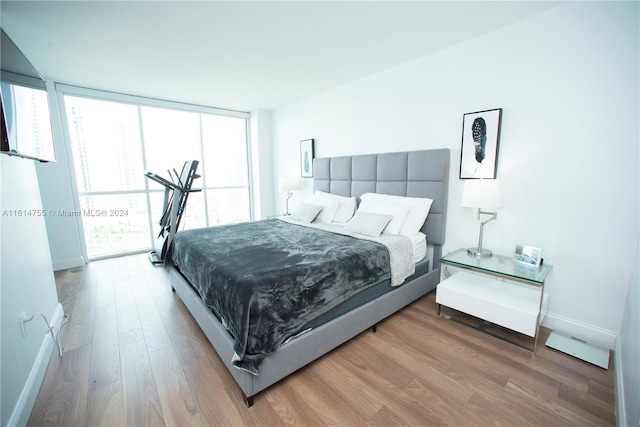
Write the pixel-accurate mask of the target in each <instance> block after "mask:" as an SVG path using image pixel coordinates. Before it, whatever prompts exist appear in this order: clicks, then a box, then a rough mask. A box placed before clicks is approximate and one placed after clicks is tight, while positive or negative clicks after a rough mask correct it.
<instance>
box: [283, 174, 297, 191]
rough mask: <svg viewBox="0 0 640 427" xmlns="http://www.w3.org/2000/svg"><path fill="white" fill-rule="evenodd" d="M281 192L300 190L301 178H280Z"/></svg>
mask: <svg viewBox="0 0 640 427" xmlns="http://www.w3.org/2000/svg"><path fill="white" fill-rule="evenodd" d="M279 188H280V190H283V191H296V190H299V189H300V178H298V177H297V176H283V177H281V178H280V185H279Z"/></svg>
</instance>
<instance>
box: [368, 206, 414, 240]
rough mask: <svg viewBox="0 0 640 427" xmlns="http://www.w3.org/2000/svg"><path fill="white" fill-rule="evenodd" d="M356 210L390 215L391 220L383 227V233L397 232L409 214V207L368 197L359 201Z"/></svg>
mask: <svg viewBox="0 0 640 427" xmlns="http://www.w3.org/2000/svg"><path fill="white" fill-rule="evenodd" d="M358 212H368V213H375V214H384V215H391V221H390V222H389V224H388V225H387V227H386V228H385V229H384V234H399V233H400V230H401V229H402V224H404V222H405V219H406V218H407V215H408V214H409V208H408V207H406V206H402V205H396V204H389V203H382V202H378V201H376V200H371V199H368V200H363V201H362V203H360V207H358Z"/></svg>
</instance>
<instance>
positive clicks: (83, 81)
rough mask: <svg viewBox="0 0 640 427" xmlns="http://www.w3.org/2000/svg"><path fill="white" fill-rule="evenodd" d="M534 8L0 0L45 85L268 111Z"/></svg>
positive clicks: (534, 4) (514, 4) (11, 31)
mask: <svg viewBox="0 0 640 427" xmlns="http://www.w3.org/2000/svg"><path fill="white" fill-rule="evenodd" d="M558 4H559V3H558V2H539V1H531V2H529V1H497V2H485V1H408V2H404V1H386V2H369V1H285V2H271V1H257V2H249V1H228V2H223V1H123V2H116V1H70V2H67V1H43V2H38V1H6V0H2V1H1V2H0V12H1V24H2V28H3V29H4V30H5V31H6V33H7V34H8V35H9V37H11V39H13V41H14V42H15V44H16V45H17V46H18V47H19V48H20V49H21V50H22V52H23V53H24V54H25V55H26V56H27V58H29V59H30V61H31V62H32V63H33V65H34V66H35V68H36V69H37V70H38V71H39V72H40V74H41V75H42V76H43V77H44V78H45V79H47V80H53V81H56V82H60V83H66V84H72V85H78V86H83V87H88V88H93V89H101V90H107V91H113V92H120V93H127V94H133V95H140V96H147V97H152V98H159V99H165V100H171V101H180V102H187V103H193V104H199V105H206V106H212V107H218V108H227V109H234V110H240V111H252V110H256V109H274V108H277V107H280V106H283V105H287V104H289V103H292V102H296V101H298V100H301V99H304V98H307V97H309V96H312V95H314V94H317V93H320V92H323V91H326V90H328V89H331V88H334V87H337V86H340V85H342V84H345V83H348V82H350V81H353V80H356V79H359V78H362V77H364V76H367V75H370V74H373V73H376V72H379V71H382V70H385V69H388V68H391V67H394V66H396V65H399V64H402V63H405V62H408V61H411V60H414V59H417V58H420V57H423V56H425V55H429V54H431V53H433V52H436V51H438V50H442V49H445V48H447V47H449V46H453V45H455V44H457V43H460V42H463V41H464V40H468V39H471V38H474V37H477V36H479V35H481V34H484V33H487V32H490V31H494V30H496V29H498V28H501V27H504V26H507V25H510V24H512V23H514V22H516V21H518V20H521V19H524V18H526V17H528V16H531V15H534V14H537V13H540V12H542V11H544V10H546V9H549V8H551V7H554V6H556V5H558Z"/></svg>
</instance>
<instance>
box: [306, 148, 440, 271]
mask: <svg viewBox="0 0 640 427" xmlns="http://www.w3.org/2000/svg"><path fill="white" fill-rule="evenodd" d="M449 163H450V152H449V149H448V148H441V149H436V150H421V151H408V152H402V153H384V154H363V155H357V156H343V157H327V158H318V159H314V160H313V175H314V182H313V188H314V190H320V191H325V192H327V193H334V194H339V195H341V196H355V197H358V198H359V197H360V196H361V195H362V194H364V193H382V194H394V195H398V196H409V197H427V198H429V199H433V204H432V205H431V210H430V211H429V216H428V217H427V221H426V222H425V225H424V226H423V227H422V232H423V233H425V234H426V235H427V242H428V243H430V244H434V245H437V246H438V249H439V250H438V251H437V254H436V255H437V258H436V259H439V257H440V255H441V253H440V251H441V249H442V245H443V244H444V241H445V228H446V219H447V199H448V195H449Z"/></svg>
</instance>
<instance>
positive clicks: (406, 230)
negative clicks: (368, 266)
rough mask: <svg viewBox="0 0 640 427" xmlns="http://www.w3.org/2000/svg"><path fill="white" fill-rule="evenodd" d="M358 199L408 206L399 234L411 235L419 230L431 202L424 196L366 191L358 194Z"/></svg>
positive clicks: (427, 213)
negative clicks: (360, 194)
mask: <svg viewBox="0 0 640 427" xmlns="http://www.w3.org/2000/svg"><path fill="white" fill-rule="evenodd" d="M360 199H361V200H363V201H364V200H372V201H377V202H380V203H385V204H390V205H400V206H405V207H408V208H409V214H408V215H407V218H406V219H405V221H404V224H403V225H402V229H401V230H400V234H402V235H405V236H412V235H414V234H415V233H417V232H418V231H420V229H421V228H422V226H423V225H424V222H425V220H426V219H427V215H429V210H430V209H431V204H432V203H433V200H432V199H427V198H426V197H404V196H393V195H389V194H378V193H366V194H363V195H362V196H360Z"/></svg>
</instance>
